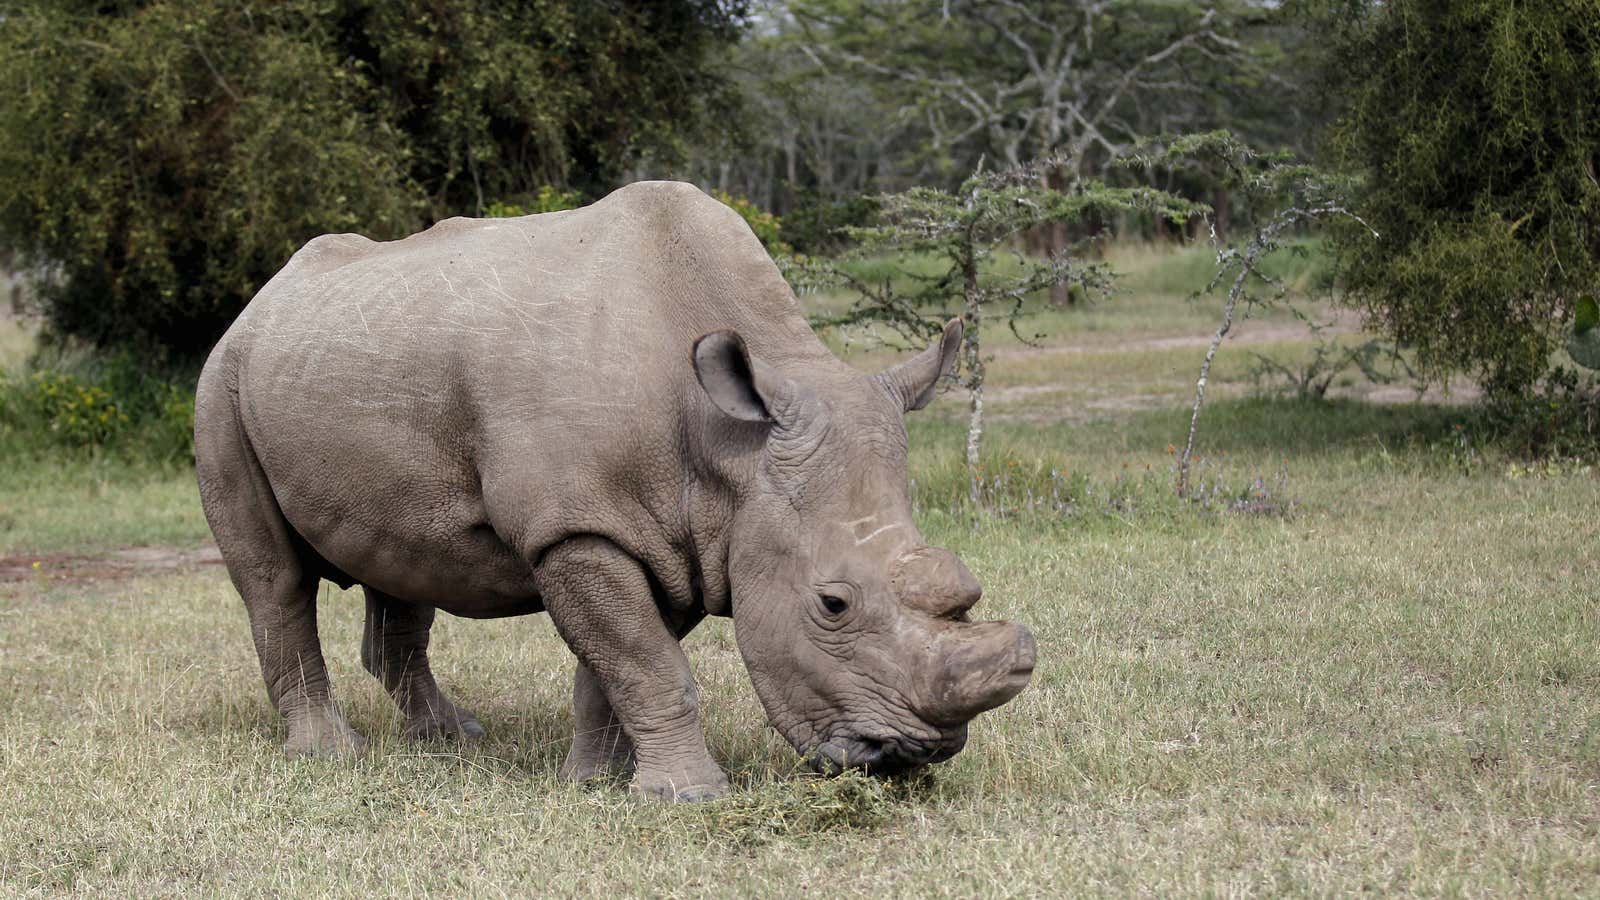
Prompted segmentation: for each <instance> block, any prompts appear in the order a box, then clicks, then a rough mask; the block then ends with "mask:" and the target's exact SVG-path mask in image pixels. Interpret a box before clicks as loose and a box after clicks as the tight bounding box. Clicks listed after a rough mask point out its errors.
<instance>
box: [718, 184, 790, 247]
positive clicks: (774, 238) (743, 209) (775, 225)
mask: <svg viewBox="0 0 1600 900" xmlns="http://www.w3.org/2000/svg"><path fill="white" fill-rule="evenodd" d="M711 196H713V197H715V198H717V199H718V200H720V201H722V203H723V204H725V205H726V206H728V207H730V208H732V209H733V211H734V212H736V213H738V214H739V216H740V217H741V218H743V219H744V221H745V223H746V224H748V225H749V226H750V230H751V231H753V232H755V235H756V237H757V238H760V240H761V244H762V246H764V247H766V248H767V252H768V253H782V254H785V255H787V254H792V253H794V248H793V247H791V246H789V245H788V244H786V243H784V242H783V240H782V239H781V238H780V237H779V236H778V232H779V231H781V230H782V228H783V223H782V222H780V221H779V220H778V217H777V216H775V215H773V214H772V213H769V212H767V211H766V210H764V209H762V208H761V207H759V206H757V205H755V204H754V203H752V202H750V201H749V200H747V199H745V198H744V197H735V196H734V195H732V194H730V193H728V192H727V191H724V190H721V189H718V190H713V191H712V192H711Z"/></svg>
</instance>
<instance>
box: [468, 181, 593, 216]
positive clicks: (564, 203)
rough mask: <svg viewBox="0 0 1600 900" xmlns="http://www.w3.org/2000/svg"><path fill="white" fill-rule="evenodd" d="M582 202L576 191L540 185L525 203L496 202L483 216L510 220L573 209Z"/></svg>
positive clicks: (580, 195)
mask: <svg viewBox="0 0 1600 900" xmlns="http://www.w3.org/2000/svg"><path fill="white" fill-rule="evenodd" d="M582 202H583V195H582V194H580V193H578V192H577V191H566V190H562V189H561V188H558V187H556V186H554V185H549V184H545V185H540V186H539V189H538V190H537V191H535V192H534V193H533V195H532V196H531V197H530V198H529V200H528V202H527V203H502V202H499V201H496V202H494V203H491V204H489V207H488V209H485V210H484V211H483V214H484V215H485V216H486V217H488V218H491V219H512V218H516V217H517V216H531V215H534V214H535V213H547V212H560V211H561V210H563V209H573V208H575V207H577V206H578V205H579V204H580V203H582Z"/></svg>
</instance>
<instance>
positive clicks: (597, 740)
mask: <svg viewBox="0 0 1600 900" xmlns="http://www.w3.org/2000/svg"><path fill="white" fill-rule="evenodd" d="M631 768H633V741H631V740H629V739H628V735H627V733H626V732H624V731H623V730H622V721H621V720H620V719H618V718H617V716H616V713H614V712H612V711H611V701H609V700H607V699H606V694H605V690H604V689H602V688H601V687H600V679H599V677H598V676H596V675H595V674H594V671H593V670H592V669H590V668H589V667H588V666H586V665H584V664H583V663H581V662H580V663H578V674H577V675H576V676H575V677H574V678H573V681H572V749H571V750H569V751H568V752H567V760H566V762H564V763H562V764H561V777H562V778H565V779H567V780H568V781H588V780H589V779H591V778H602V777H605V776H608V775H621V774H623V773H625V772H627V771H628V770H629V769H631Z"/></svg>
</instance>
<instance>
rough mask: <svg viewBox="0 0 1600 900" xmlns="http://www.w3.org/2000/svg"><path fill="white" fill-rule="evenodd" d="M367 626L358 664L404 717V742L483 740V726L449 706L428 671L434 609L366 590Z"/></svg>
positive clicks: (466, 712)
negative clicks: (448, 739)
mask: <svg viewBox="0 0 1600 900" xmlns="http://www.w3.org/2000/svg"><path fill="white" fill-rule="evenodd" d="M361 589H362V591H363V592H364V593H365V594H366V595H367V624H366V628H365V629H364V630H363V633H362V636H361V664H362V665H363V666H365V667H366V669H367V671H368V672H371V673H372V674H373V675H374V676H376V677H377V679H378V680H379V681H381V682H382V683H383V687H384V690H387V691H388V692H389V696H391V697H393V698H394V702H395V705H396V706H398V707H400V712H401V713H403V714H404V715H405V717H406V725H405V734H406V737H408V738H413V739H425V738H435V737H444V738H459V739H461V740H469V741H470V740H476V739H478V738H481V737H483V726H482V725H480V724H478V719H477V717H476V716H474V715H473V714H472V713H470V712H468V711H467V710H465V709H463V708H461V707H459V706H457V705H455V704H454V703H451V702H450V700H449V699H448V698H447V697H445V695H444V693H443V692H441V691H440V690H439V684H438V682H436V681H434V678H433V669H432V668H430V667H429V665H428V635H429V633H430V631H431V630H432V628H433V616H434V609H433V607H431V606H418V605H416V604H413V603H406V602H405V601H403V600H398V599H396V598H394V597H391V596H389V595H388V594H385V593H383V592H381V591H377V590H374V589H372V588H370V587H367V586H365V585H363V586H362V588H361Z"/></svg>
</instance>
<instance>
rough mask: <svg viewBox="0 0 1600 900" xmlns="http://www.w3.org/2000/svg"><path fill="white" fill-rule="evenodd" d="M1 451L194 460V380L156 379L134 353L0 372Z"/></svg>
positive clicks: (62, 357) (61, 357) (59, 358)
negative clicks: (143, 366) (19, 371)
mask: <svg viewBox="0 0 1600 900" xmlns="http://www.w3.org/2000/svg"><path fill="white" fill-rule="evenodd" d="M0 445H4V446H5V447H6V451H7V452H8V453H28V452H34V453H48V454H57V453H62V452H66V453H91V454H112V455H118V456H124V457H129V458H137V459H142V460H146V461H151V462H163V463H164V462H186V461H188V460H189V459H191V458H193V455H194V383H193V379H192V378H188V377H185V376H182V375H176V374H169V373H164V374H151V373H149V372H148V371H146V370H145V369H143V368H141V366H140V364H139V362H138V360H137V359H136V358H135V357H133V356H131V355H128V354H118V355H115V356H110V357H99V358H97V357H82V356H79V357H73V356H70V355H66V354H56V358H54V359H50V360H48V361H46V360H44V359H39V360H36V361H35V363H34V364H33V365H32V366H31V367H30V368H29V369H28V370H27V371H24V372H21V373H16V374H0Z"/></svg>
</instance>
